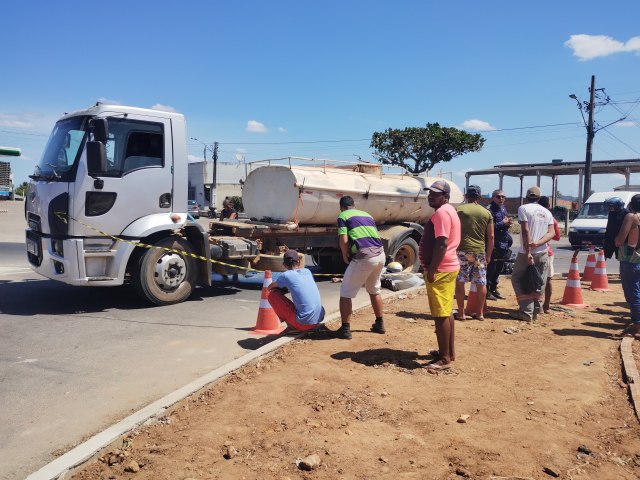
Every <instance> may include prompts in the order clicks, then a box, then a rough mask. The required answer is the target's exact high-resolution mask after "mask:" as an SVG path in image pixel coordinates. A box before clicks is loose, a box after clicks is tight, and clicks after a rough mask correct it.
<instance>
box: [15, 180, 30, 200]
mask: <svg viewBox="0 0 640 480" xmlns="http://www.w3.org/2000/svg"><path fill="white" fill-rule="evenodd" d="M27 188H29V184H28V183H27V182H22V183H21V184H20V186H18V187H16V195H21V196H23V197H24V196H25V195H26V194H27Z"/></svg>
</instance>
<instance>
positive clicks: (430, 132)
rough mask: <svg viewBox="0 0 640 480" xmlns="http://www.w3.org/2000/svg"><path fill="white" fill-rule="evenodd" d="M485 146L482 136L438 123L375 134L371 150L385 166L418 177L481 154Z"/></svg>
mask: <svg viewBox="0 0 640 480" xmlns="http://www.w3.org/2000/svg"><path fill="white" fill-rule="evenodd" d="M484 142H485V139H484V138H483V137H482V135H480V134H479V133H476V134H471V133H467V132H465V131H464V130H458V129H457V128H452V127H441V126H440V124H438V123H427V125H426V126H425V127H424V128H421V127H408V128H405V129H404V130H399V129H394V128H389V129H387V130H386V131H384V132H373V135H372V137H371V147H372V148H374V149H375V154H376V155H378V156H379V158H380V161H381V162H382V163H383V164H384V165H397V166H399V167H403V168H405V169H406V170H407V171H408V172H410V173H413V174H414V175H417V174H418V173H422V172H424V171H427V170H431V169H432V168H433V167H434V166H435V165H436V164H438V163H440V162H448V161H449V160H451V159H452V158H454V157H457V156H459V155H462V154H464V153H467V152H478V151H480V150H481V149H482V147H483V145H484Z"/></svg>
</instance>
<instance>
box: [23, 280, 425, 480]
mask: <svg viewBox="0 0 640 480" xmlns="http://www.w3.org/2000/svg"><path fill="white" fill-rule="evenodd" d="M424 288H425V287H424V285H420V286H417V287H412V288H408V289H406V290H399V291H397V292H391V291H383V294H382V298H383V300H386V299H389V298H395V297H397V296H399V295H401V294H405V295H406V294H411V293H414V292H417V291H420V290H422V289H424ZM369 305H370V304H369V301H368V299H365V300H363V301H359V302H358V303H357V304H356V305H354V311H357V310H362V309H363V308H366V307H368V306H369ZM337 318H340V313H339V312H334V313H332V314H330V315H328V316H327V317H326V318H325V323H326V322H331V321H333V320H335V319H337ZM303 335H305V334H304V333H301V334H300V335H299V336H303ZM299 336H287V337H280V338H277V339H275V340H274V341H272V342H270V343H268V344H267V345H264V346H262V347H260V348H258V349H257V350H254V351H253V352H249V353H247V354H246V355H243V356H242V357H240V358H237V359H235V360H233V361H231V362H229V363H228V364H226V365H223V366H222V367H219V368H216V369H215V370H213V371H211V372H209V373H207V374H206V375H203V376H202V377H200V378H198V379H196V380H194V381H193V382H191V383H188V384H187V385H185V386H184V387H182V388H179V389H177V390H175V391H174V392H171V393H170V394H168V395H166V396H164V397H162V398H161V399H159V400H157V401H155V402H153V403H151V404H150V405H147V406H146V407H144V408H142V409H141V410H138V411H137V412H135V413H133V414H131V415H129V416H128V417H126V418H125V419H123V420H121V421H120V422H118V423H116V424H115V425H112V426H111V427H109V428H107V429H106V430H103V431H102V432H100V433H98V434H96V435H94V436H93V437H91V438H90V439H89V440H87V441H86V442H83V443H81V444H80V445H78V446H77V447H75V448H73V449H71V450H69V451H68V452H67V453H65V454H64V455H62V456H60V457H58V458H56V459H55V460H53V461H52V462H50V463H48V464H47V465H45V466H44V467H42V468H41V469H39V470H38V471H36V472H34V473H32V474H31V475H29V476H28V477H27V480H55V479H61V478H64V477H65V476H66V474H67V473H68V472H70V471H71V470H73V469H75V468H77V467H79V466H80V465H82V464H83V463H85V462H87V461H88V460H91V459H92V458H93V457H94V456H95V455H96V454H98V453H99V452H100V451H102V450H103V449H104V448H106V447H108V446H109V445H110V444H112V443H113V442H115V441H116V440H118V439H119V438H120V437H122V436H123V435H125V434H127V433H129V432H130V431H132V430H133V429H135V428H136V427H138V426H140V425H142V424H144V423H145V422H147V421H148V420H150V419H152V418H155V417H159V416H161V415H162V414H163V413H164V412H165V411H166V410H167V409H168V408H170V407H171V406H173V405H175V404H176V403H178V402H179V401H181V400H184V399H185V398H187V397H188V396H189V395H191V394H193V393H195V392H197V391H199V390H202V389H203V388H205V387H206V386H208V385H209V384H212V383H214V382H216V381H217V380H219V379H220V378H222V377H224V376H225V375H228V374H229V373H231V372H233V371H234V370H237V369H239V368H240V367H243V366H244V365H246V364H247V363H249V362H251V361H253V360H255V359H257V358H259V357H261V356H263V355H266V354H268V353H270V352H272V351H274V350H277V349H278V348H280V347H282V346H283V345H286V344H287V343H289V342H290V341H292V340H294V339H296V338H298V337H299Z"/></svg>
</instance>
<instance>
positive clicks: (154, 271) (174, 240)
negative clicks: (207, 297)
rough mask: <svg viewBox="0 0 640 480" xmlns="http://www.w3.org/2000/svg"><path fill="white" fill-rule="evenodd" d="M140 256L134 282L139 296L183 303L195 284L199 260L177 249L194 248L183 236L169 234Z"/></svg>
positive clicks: (153, 299) (160, 302)
mask: <svg viewBox="0 0 640 480" xmlns="http://www.w3.org/2000/svg"><path fill="white" fill-rule="evenodd" d="M154 247H159V248H150V249H149V250H147V251H146V252H145V253H144V254H142V256H141V257H140V262H139V264H138V268H136V270H135V271H134V272H133V284H134V286H135V289H136V291H137V292H138V294H139V295H140V296H142V297H143V298H145V299H146V300H149V301H150V302H151V303H155V304H156V305H171V304H173V303H180V302H182V301H184V300H186V299H187V298H189V296H190V295H191V292H192V291H193V289H194V288H195V284H196V265H195V262H196V260H195V259H194V258H193V257H191V256H189V255H183V254H181V253H176V252H173V251H169V250H166V249H170V250H178V251H182V252H186V253H187V254H192V253H193V248H192V247H191V245H190V244H189V242H187V241H186V240H185V239H183V238H181V237H167V238H163V239H162V240H159V241H158V242H156V243H155V245H154Z"/></svg>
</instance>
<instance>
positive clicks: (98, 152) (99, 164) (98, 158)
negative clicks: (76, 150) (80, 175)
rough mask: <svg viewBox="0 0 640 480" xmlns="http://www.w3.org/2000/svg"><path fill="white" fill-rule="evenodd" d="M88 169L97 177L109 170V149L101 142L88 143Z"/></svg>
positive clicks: (90, 173)
mask: <svg viewBox="0 0 640 480" xmlns="http://www.w3.org/2000/svg"><path fill="white" fill-rule="evenodd" d="M87 169H88V170H89V175H90V176H92V177H95V176H97V175H100V174H101V173H104V172H105V171H106V170H107V147H106V146H105V144H104V143H102V142H99V141H93V142H87Z"/></svg>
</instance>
